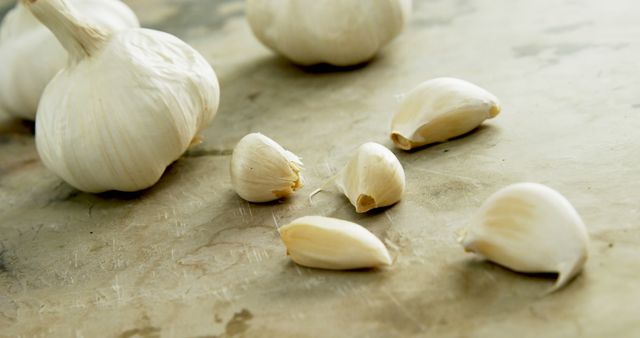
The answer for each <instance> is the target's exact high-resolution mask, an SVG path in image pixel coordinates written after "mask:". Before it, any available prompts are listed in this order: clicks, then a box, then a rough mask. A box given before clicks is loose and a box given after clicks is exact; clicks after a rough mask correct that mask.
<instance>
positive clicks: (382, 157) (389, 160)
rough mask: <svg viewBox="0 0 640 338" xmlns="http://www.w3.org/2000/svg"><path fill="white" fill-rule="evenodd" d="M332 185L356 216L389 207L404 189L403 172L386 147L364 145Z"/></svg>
mask: <svg viewBox="0 0 640 338" xmlns="http://www.w3.org/2000/svg"><path fill="white" fill-rule="evenodd" d="M335 184H336V186H337V187H338V189H339V190H340V191H341V192H342V193H344V194H345V196H347V198H348V199H349V201H350V202H351V204H353V206H355V208H356V212H358V213H363V212H367V211H369V210H371V209H375V208H380V207H385V206H389V205H393V204H395V203H397V202H398V201H400V199H401V198H402V194H403V193H404V188H405V175H404V169H403V168H402V165H401V164H400V161H398V158H397V157H396V156H395V155H394V154H393V153H392V152H391V151H390V150H389V149H387V148H386V147H384V146H382V145H380V144H378V143H374V142H368V143H365V144H363V145H361V146H360V147H359V148H358V149H357V150H356V152H355V154H354V155H353V156H352V157H351V159H350V160H349V162H348V163H347V165H346V166H345V167H344V168H343V169H342V171H341V172H340V173H339V174H338V175H337V176H336V178H335Z"/></svg>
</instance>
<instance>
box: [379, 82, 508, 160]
mask: <svg viewBox="0 0 640 338" xmlns="http://www.w3.org/2000/svg"><path fill="white" fill-rule="evenodd" d="M498 113H500V103H499V102H498V99H497V98H496V97H495V96H494V95H493V94H491V93H489V92H488V91H486V90H484V89H482V88H480V87H478V86H476V85H474V84H472V83H469V82H467V81H464V80H460V79H455V78H447V77H443V78H436V79H432V80H429V81H426V82H423V83H422V84H420V85H419V86H418V87H416V88H415V89H413V90H412V91H410V92H409V93H408V94H407V95H406V97H405V98H404V100H403V102H402V104H401V106H400V108H399V109H398V111H396V113H395V114H394V116H393V119H392V121H391V140H392V141H393V142H394V143H395V145H396V147H398V148H400V149H404V150H410V149H413V148H417V147H421V146H424V145H427V144H431V143H437V142H444V141H447V140H449V139H452V138H454V137H457V136H460V135H463V134H465V133H467V132H470V131H471V130H473V129H475V128H477V127H478V126H479V125H480V124H482V122H483V121H484V120H486V119H490V118H493V117H495V116H496V115H498Z"/></svg>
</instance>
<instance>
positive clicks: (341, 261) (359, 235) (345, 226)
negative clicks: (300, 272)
mask: <svg viewBox="0 0 640 338" xmlns="http://www.w3.org/2000/svg"><path fill="white" fill-rule="evenodd" d="M278 231H279V232H280V238H281V239H282V241H283V242H284V244H285V246H286V247H287V253H288V255H290V256H291V259H292V260H293V261H294V262H296V263H297V264H299V265H302V266H307V267H311V268H321V269H330V270H349V269H361V268H372V267H379V266H384V265H391V256H390V255H389V252H388V251H387V248H386V247H385V246H384V244H383V243H382V242H381V241H380V239H378V237H376V236H375V235H374V234H372V233H371V232H370V231H369V230H367V229H365V228H364V227H362V226H361V225H359V224H356V223H352V222H348V221H344V220H340V219H336V218H330V217H323V216H305V217H301V218H298V219H296V220H294V221H293V222H291V223H289V224H287V225H285V226H283V227H281V228H280V229H278Z"/></svg>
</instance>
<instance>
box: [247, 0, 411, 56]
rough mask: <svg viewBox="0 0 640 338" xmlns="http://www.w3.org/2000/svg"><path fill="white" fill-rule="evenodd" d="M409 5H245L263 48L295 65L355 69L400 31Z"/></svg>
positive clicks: (328, 0)
mask: <svg viewBox="0 0 640 338" xmlns="http://www.w3.org/2000/svg"><path fill="white" fill-rule="evenodd" d="M411 4H412V1H411V0H385V1H344V0H322V1H315V0H304V1H299V0H285V1H272V0H248V1H247V5H246V13H247V20H248V22H249V25H250V26H251V29H252V31H253V33H254V35H255V36H256V37H257V38H258V40H260V42H262V43H263V44H264V45H265V46H267V47H268V48H270V49H272V50H274V51H275V52H277V53H279V54H281V55H283V56H285V57H286V58H288V59H289V60H291V61H293V62H295V63H297V64H301V65H313V64H318V63H328V64H332V65H335V66H350V65H356V64H360V63H362V62H365V61H368V60H370V59H371V58H373V57H374V56H375V55H376V53H377V52H378V50H379V49H380V48H382V47H383V46H385V45H386V44H388V43H389V42H390V41H391V40H392V39H393V38H395V37H396V36H397V35H398V34H400V32H401V31H402V30H403V28H404V26H405V23H406V22H407V20H408V18H409V15H410V12H411Z"/></svg>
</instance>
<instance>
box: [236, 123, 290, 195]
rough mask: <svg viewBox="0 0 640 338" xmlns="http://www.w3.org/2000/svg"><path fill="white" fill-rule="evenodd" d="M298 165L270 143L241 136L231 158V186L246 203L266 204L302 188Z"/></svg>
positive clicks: (255, 135) (257, 135) (254, 135)
mask: <svg viewBox="0 0 640 338" xmlns="http://www.w3.org/2000/svg"><path fill="white" fill-rule="evenodd" d="M301 171H302V162H301V161H300V158H298V156H296V155H294V154H293V153H292V152H290V151H287V150H285V149H284V148H282V146H280V145H279V144H278V143H276V142H275V141H274V140H272V139H270V138H268V137H266V136H264V135H262V134H260V133H252V134H248V135H246V136H245V137H243V138H242V139H241V140H240V142H238V145H236V148H235V149H234V150H233V155H232V157H231V167H230V173H231V185H232V186H233V189H234V190H235V191H236V192H237V193H238V195H240V197H242V198H244V199H245V200H247V201H249V202H269V201H274V200H277V199H280V198H284V197H287V196H289V195H291V194H292V193H293V192H294V191H296V190H298V189H300V188H302V186H303V178H302V174H301Z"/></svg>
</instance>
